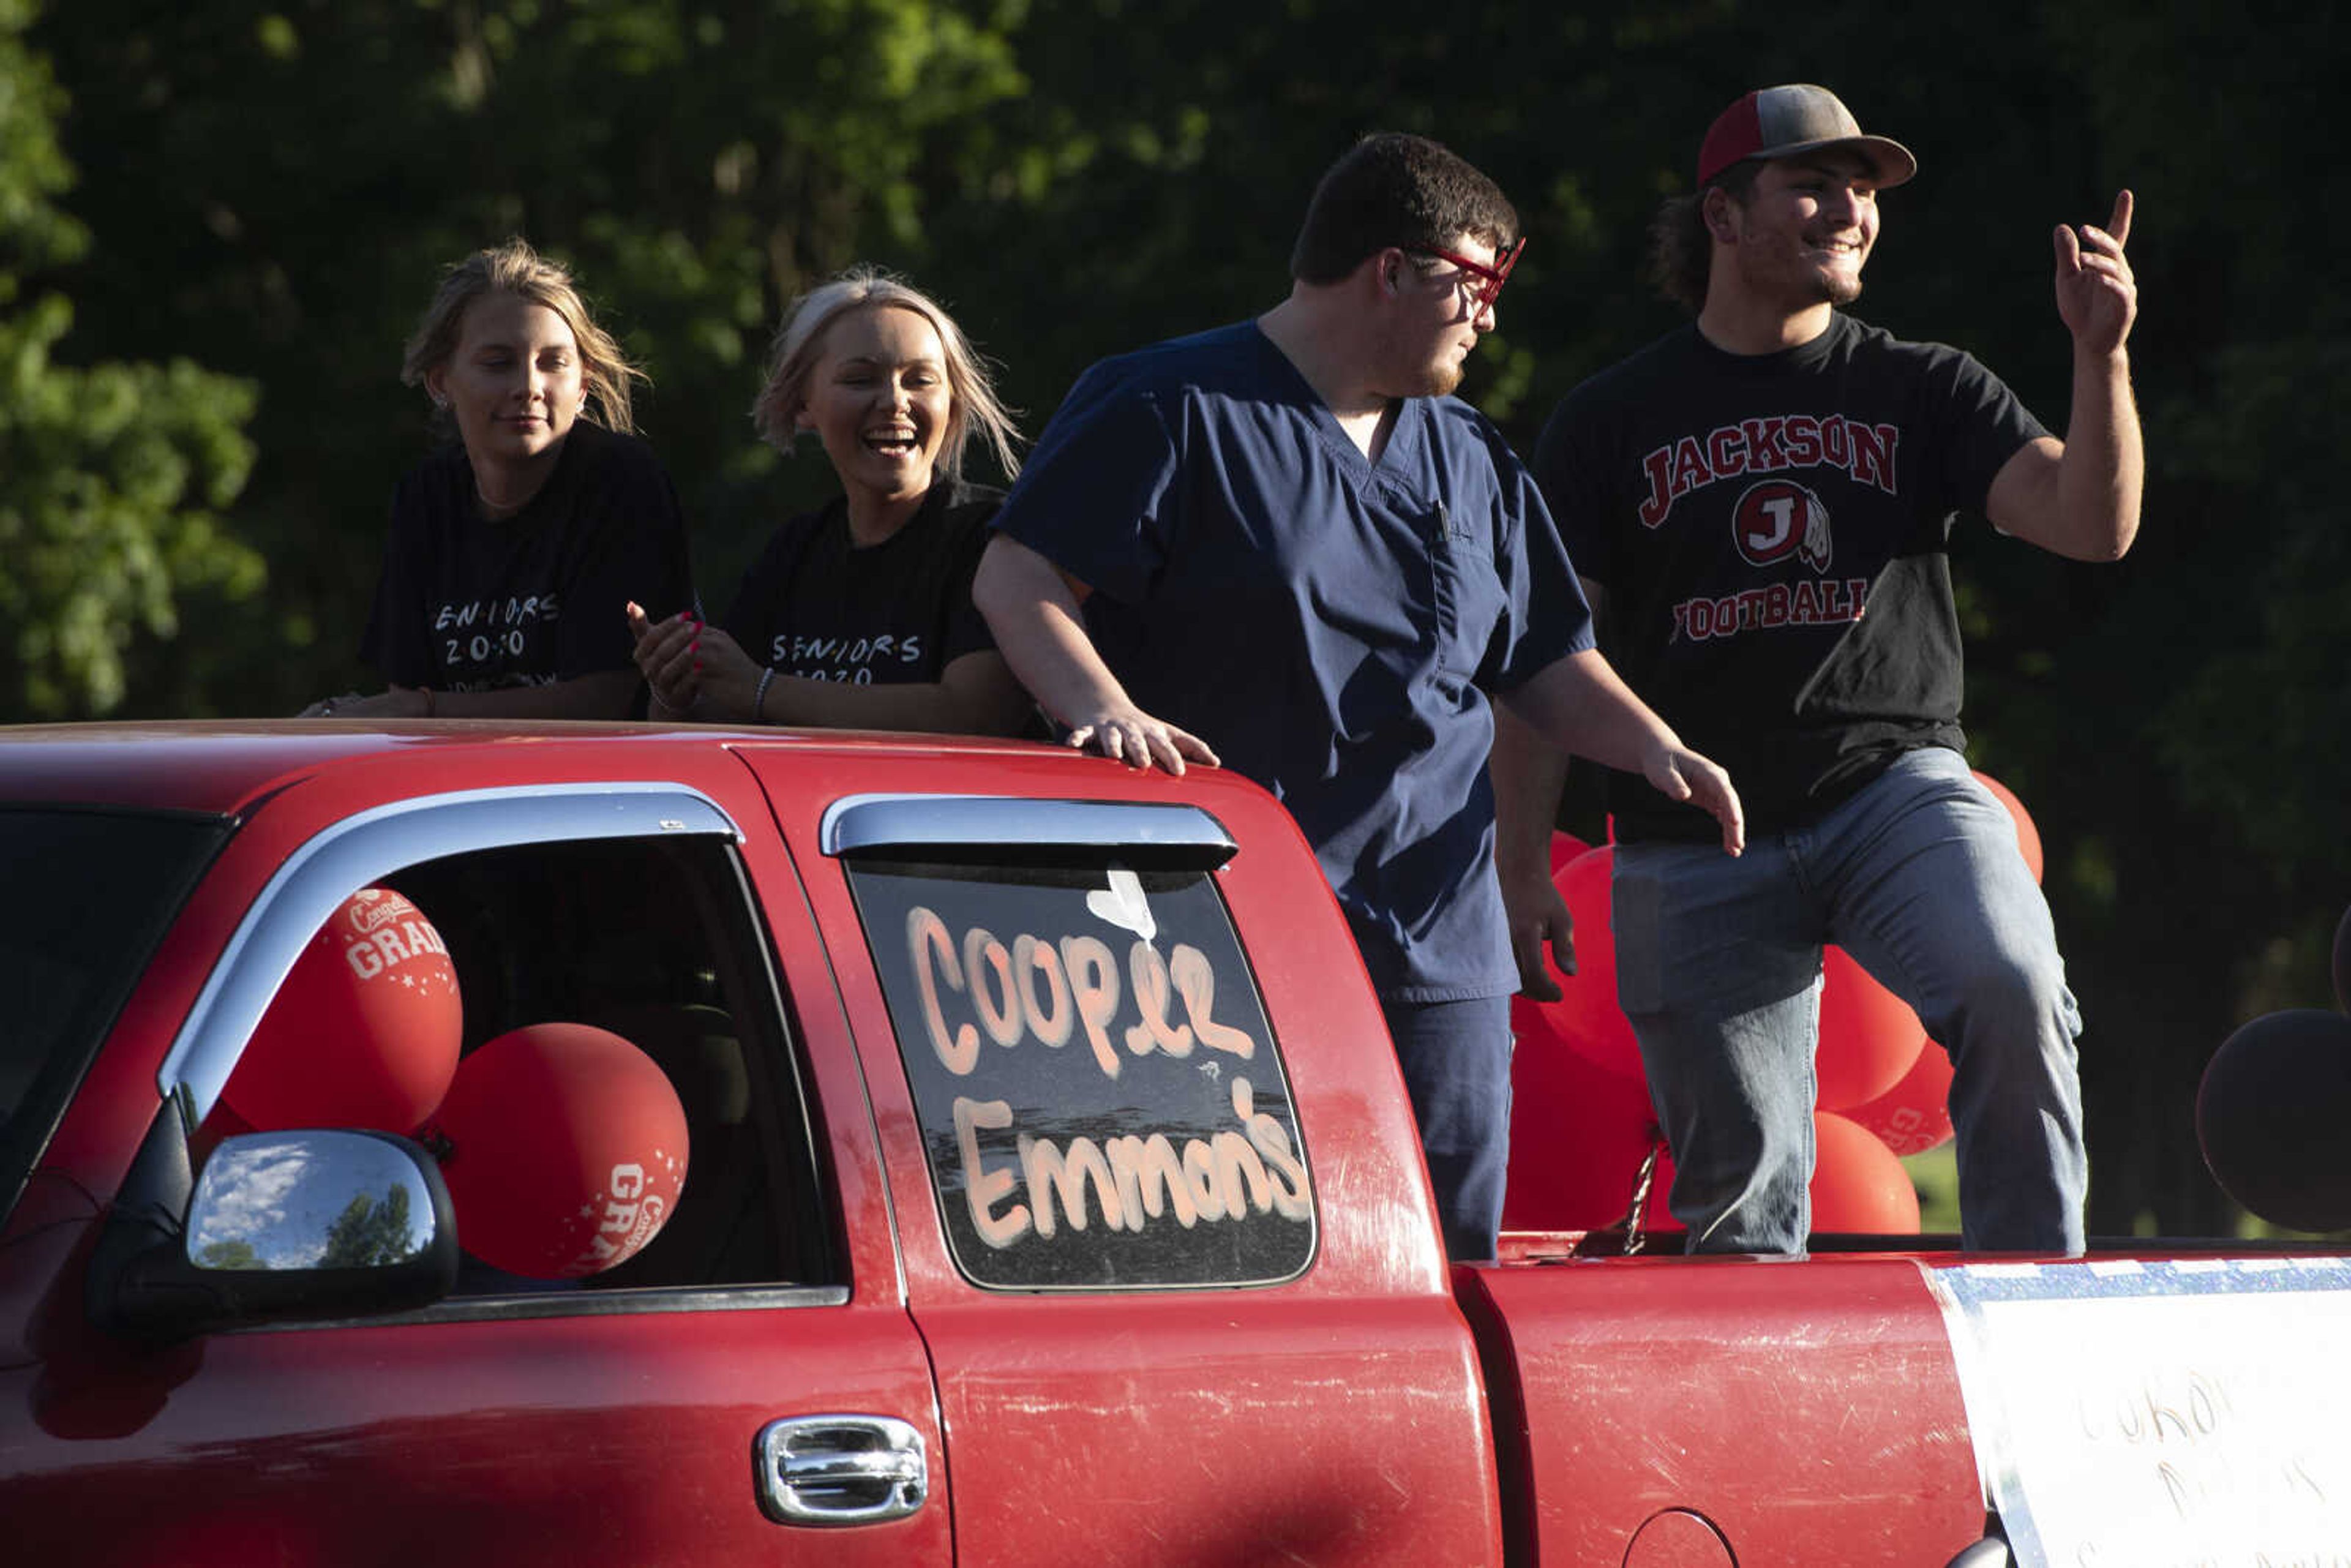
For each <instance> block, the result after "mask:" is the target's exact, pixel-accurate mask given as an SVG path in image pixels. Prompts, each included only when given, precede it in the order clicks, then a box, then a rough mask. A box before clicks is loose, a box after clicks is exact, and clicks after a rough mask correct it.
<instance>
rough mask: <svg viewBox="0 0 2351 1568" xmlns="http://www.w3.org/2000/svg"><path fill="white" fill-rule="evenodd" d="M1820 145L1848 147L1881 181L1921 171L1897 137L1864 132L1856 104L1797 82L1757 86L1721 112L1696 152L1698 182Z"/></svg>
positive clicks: (1898, 180)
mask: <svg viewBox="0 0 2351 1568" xmlns="http://www.w3.org/2000/svg"><path fill="white" fill-rule="evenodd" d="M1821 147H1850V148H1852V149H1853V150H1854V151H1855V152H1858V153H1860V154H1861V155H1862V156H1863V157H1864V158H1866V159H1867V160H1869V164H1870V167H1871V168H1872V169H1874V170H1875V171H1876V173H1877V183H1878V184H1879V185H1880V186H1881V187H1883V186H1887V185H1898V184H1900V183H1902V182H1903V181H1905V180H1907V179H1908V178H1909V177H1910V176H1911V175H1913V174H1916V173H1917V172H1918V160H1917V159H1916V158H1913V157H1912V156H1911V155H1910V149H1908V148H1907V147H1905V146H1903V145H1902V143H1900V142H1899V141H1887V140H1886V138H1885V137H1883V136H1865V135H1863V134H1862V130H1861V123H1860V121H1858V120H1855V119H1854V117H1853V110H1849V109H1847V108H1846V107H1845V106H1844V104H1843V103H1841V102H1839V101H1838V99H1837V95H1836V94H1834V93H1833V92H1831V91H1830V90H1829V89H1826V88H1824V87H1814V86H1813V85H1812V84H1811V83H1809V82H1794V83H1791V84H1790V85H1788V86H1786V87H1766V88H1758V89H1756V90H1755V91H1753V92H1750V93H1749V94H1748V95H1747V96H1746V97H1744V98H1742V99H1740V100H1739V101H1738V102H1737V103H1734V104H1732V105H1731V106H1730V107H1729V109H1726V110H1723V111H1722V113H1721V114H1720V115H1719V117H1717V119H1716V120H1715V122H1714V124H1713V126H1712V127H1711V128H1709V129H1708V131H1707V133H1706V141H1705V142H1704V143H1703V144H1701V145H1700V146H1699V148H1698V188H1699V189H1701V190H1703V189H1705V187H1706V184H1707V182H1708V181H1709V180H1712V179H1713V178H1714V177H1715V176H1717V175H1718V174H1720V173H1721V172H1723V171H1724V170H1725V169H1728V168H1729V167H1730V166H1731V165H1732V164H1733V163H1743V162H1747V161H1748V160H1749V159H1750V158H1759V159H1760V158H1792V157H1794V156H1795V155H1796V154H1797V153H1799V152H1812V151H1813V150H1814V149H1815V148H1821Z"/></svg>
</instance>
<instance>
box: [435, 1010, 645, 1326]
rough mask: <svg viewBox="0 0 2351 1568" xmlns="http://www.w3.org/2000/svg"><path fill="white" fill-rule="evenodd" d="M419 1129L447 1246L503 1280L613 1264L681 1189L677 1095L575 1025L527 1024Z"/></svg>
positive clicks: (486, 1049) (472, 1062)
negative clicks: (449, 1228)
mask: <svg viewBox="0 0 2351 1568" xmlns="http://www.w3.org/2000/svg"><path fill="white" fill-rule="evenodd" d="M432 1132H434V1133H435V1134H438V1135H439V1136H440V1137H441V1138H442V1139H444V1140H445V1141H446V1144H447V1150H448V1152H447V1153H446V1154H444V1155H443V1156H442V1176H443V1177H444V1179H445V1180H446V1181H447V1182H448V1184H449V1201H450V1203H451V1204H452V1205H453V1206H454V1207H455V1209H456V1211H457V1239H458V1240H459V1241H460V1242H462V1243H463V1244H464V1245H465V1250H466V1251H468V1252H471V1253H472V1254H473V1255H474V1256H475V1257H476V1258H479V1259H480V1260H482V1261H484V1262H486V1263H488V1264H491V1265H493V1266H495V1267H496V1268H499V1269H503V1270H506V1271H507V1272H508V1273H510V1274H525V1275H528V1276H529V1277H531V1278H533V1279H538V1280H568V1279H577V1278H579V1277H580V1276H581V1275H584V1274H593V1273H596V1272H598V1271H600V1270H605V1269H610V1268H611V1267H613V1266H614V1265H615V1264H618V1263H622V1262H625V1261H626V1260H629V1259H630V1258H632V1257H634V1256H635V1255H636V1254H637V1252H638V1251H639V1250H641V1249H643V1247H644V1245H645V1243H647V1242H648V1241H651V1240H652V1239H653V1237H654V1236H655V1235H656V1234H657V1233H659V1231H660V1230H661V1228H662V1226H663V1224H664V1222H665V1221H666V1220H667V1219H668V1218H669V1216H670V1214H671V1212H672V1211H673V1210H674V1209H675V1208H676V1207H677V1197H678V1193H679V1191H680V1190H681V1189H682V1188H683V1187H684V1186H685V1165H686V1129H685V1109H684V1106H683V1105H681V1104H680V1103H678V1098H677V1091H675V1090H674V1089H673V1088H671V1087H670V1082H669V1079H668V1077H667V1076H666V1075H664V1073H663V1071H662V1070H661V1068H660V1067H659V1066H658V1065H657V1064H656V1063H655V1062H654V1061H653V1058H651V1057H649V1056H647V1055H646V1054H645V1053H644V1052H643V1051H640V1050H638V1049H637V1048H636V1047H635V1046H633V1045H632V1044H630V1043H629V1042H628V1041H627V1040H622V1038H621V1037H620V1036H619V1035H617V1034H613V1033H611V1031H610V1030H601V1029H593V1028H590V1026H588V1025H586V1024H578V1023H539V1024H532V1025H530V1026H528V1028H524V1029H517V1030H510V1031H509V1032H507V1033H506V1034H502V1035H500V1036H498V1037H497V1038H496V1040H491V1041H489V1042H488V1043H487V1044H486V1045H484V1046H482V1047H481V1049H479V1050H478V1051H474V1052H473V1053H471V1054H470V1055H468V1056H467V1057H466V1058H465V1061H462V1062H460V1063H458V1065H457V1078H456V1082H455V1083H453V1084H451V1085H450V1087H449V1098H448V1099H447V1100H446V1101H444V1103H442V1106H441V1110H440V1113H439V1114H437V1115H436V1116H434V1126H433V1128H432Z"/></svg>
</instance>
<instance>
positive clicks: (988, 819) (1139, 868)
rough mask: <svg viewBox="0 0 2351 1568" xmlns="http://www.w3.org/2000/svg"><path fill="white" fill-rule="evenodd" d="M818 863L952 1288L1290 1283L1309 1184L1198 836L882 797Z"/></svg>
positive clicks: (1069, 806) (1154, 824)
mask: <svg viewBox="0 0 2351 1568" xmlns="http://www.w3.org/2000/svg"><path fill="white" fill-rule="evenodd" d="M826 842H827V848H828V850H829V851H830V852H833V853H836V854H838V855H840V856H841V859H842V860H843V862H844V863H845V864H846V866H847V869H848V873H849V882H850V886H851V889H852V893H853V894H854V896H855V899H856V903H857V909H858V914H859V918H860V919H861V921H862V924H863V926H864V931H865V937H866V941H867V944H868V946H869V948H870V950H871V952H872V958H873V962H874V966H875V968H876V971H877V973H878V974H879V976H880V977H881V982H882V988H883V994H884V997H885V998H886V1000H887V1002H888V1004H889V1009H890V1016H891V1021H892V1025H893V1031H894V1033H895V1035H896V1039H897V1045H898V1051H899V1055H900V1058H901V1060H902V1061H903V1062H904V1067H905V1071H906V1075H907V1079H908V1082H909V1084H910V1086H911V1088H912V1090H913V1093H914V1104H915V1109H916V1113H917V1114H918V1116H919V1117H920V1119H921V1122H922V1127H923V1144H924V1151H925V1157H926V1160H927V1162H928V1166H929V1176H930V1180H931V1186H932V1191H933V1195H934V1197H935V1200H936V1203H937V1206H938V1212H939V1216H940V1219H941V1222H942V1224H943V1226H944V1228H945V1230H946V1237H947V1241H948V1246H949V1249H950V1251H951V1252H952V1254H953V1256H954V1259H955V1261H956V1266H957V1268H958V1269H959V1270H961V1271H962V1272H963V1274H964V1276H965V1277H966V1278H967V1279H968V1280H969V1281H971V1282H972V1283H974V1284H976V1285H978V1286H980V1287H983V1288H986V1289H996V1290H1022V1291H1040V1290H1044V1291H1054V1290H1060V1291H1106V1290H1108V1291H1115V1290H1136V1289H1148V1290H1165V1289H1170V1288H1182V1287H1205V1286H1236V1285H1266V1284H1275V1283H1279V1282H1281V1281H1287V1280H1290V1279H1294V1278H1296V1277H1297V1276H1298V1275H1299V1274H1301V1272H1303V1271H1304V1270H1305V1269H1306V1267H1307V1265H1308V1263H1309V1262H1310V1261H1311V1260H1312V1258H1313V1255H1314V1248H1315V1234H1316V1232H1315V1213H1314V1201H1313V1183H1312V1178H1311V1171H1310V1167H1309V1163H1308V1159H1307V1152H1306V1148H1305V1145H1304V1143H1303V1141H1302V1139H1301V1136H1300V1134H1299V1127H1298V1122H1297V1117H1296V1113H1295V1111H1294V1109H1293V1107H1292V1104H1291V1102H1290V1085H1289V1080H1288V1077H1287V1074H1286V1073H1285V1071H1284V1069H1283V1065H1282V1060H1281V1052H1280V1042H1279V1041H1278V1040H1276V1039H1275V1038H1274V1035H1273V1030H1272V1029H1271V1027H1270V1025H1269V1023H1268V1021H1267V1019H1266V1014H1265V1009H1264V1007H1263V1005H1262V1003H1261V1001H1260V999H1259V991H1258V987H1257V983H1256V980H1255V977H1253V975H1252V974H1251V972H1250V967H1249V960H1248V956H1247V955H1246V954H1245V953H1244V952H1243V951H1242V949H1241V946H1240V942H1239V939H1238V936H1236V935H1235V933H1234V930H1233V924H1232V920H1231V917H1230V915H1229V914H1228V911H1227V909H1226V906H1225V903H1224V900H1223V898H1222V896H1221V895H1220V894H1219V892H1218V890H1217V880H1216V874H1215V867H1216V866H1217V865H1218V864H1220V863H1222V862H1223V860H1224V859H1225V858H1227V857H1228V856H1229V855H1230V853H1231V852H1232V845H1231V841H1230V840H1229V839H1228V838H1227V837H1226V835H1225V834H1224V831H1223V830H1222V829H1221V828H1220V827H1218V826H1217V824H1216V822H1215V821H1214V820H1213V819H1211V818H1209V817H1208V816H1207V813H1205V812H1202V811H1199V810H1196V809H1195V808H1190V807H1157V806H1134V805H1113V804H1096V803H1090V802H1068V801H1064V802H1053V801H1016V800H975V799H970V798H917V799H909V798H904V797H874V798H865V799H860V800H850V801H844V802H842V803H841V804H840V805H839V806H836V807H835V808H834V810H833V811H832V813H831V815H829V817H828V819H827V822H826Z"/></svg>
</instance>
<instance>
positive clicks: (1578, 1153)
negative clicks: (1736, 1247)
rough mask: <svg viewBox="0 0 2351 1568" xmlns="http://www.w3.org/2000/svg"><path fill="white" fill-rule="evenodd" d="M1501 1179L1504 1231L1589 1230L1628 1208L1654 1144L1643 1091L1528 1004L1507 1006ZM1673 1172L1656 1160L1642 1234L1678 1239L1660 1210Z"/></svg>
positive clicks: (1652, 1116) (1666, 1160)
mask: <svg viewBox="0 0 2351 1568" xmlns="http://www.w3.org/2000/svg"><path fill="white" fill-rule="evenodd" d="M1510 1024H1511V1028H1512V1029H1513V1030H1514V1031H1515V1032H1516V1033H1517V1035H1518V1040H1519V1044H1518V1050H1517V1051H1516V1052H1515V1053H1514V1054H1513V1055H1512V1056H1511V1058H1510V1185H1509V1186H1508V1187H1507V1188H1505V1190H1504V1192H1503V1197H1502V1228H1503V1229H1505V1230H1598V1229H1601V1228H1604V1227H1607V1226H1611V1225H1614V1224H1616V1223H1618V1222H1619V1221H1621V1220H1623V1219H1624V1218H1625V1212H1626V1211H1627V1210H1628V1209H1630V1208H1631V1207H1633V1192H1634V1188H1635V1185H1636V1184H1637V1182H1638V1180H1639V1176H1640V1170H1641V1162H1642V1161H1643V1160H1645V1159H1646V1158H1647V1157H1648V1155H1649V1151H1650V1149H1651V1148H1652V1147H1653V1146H1655V1145H1656V1144H1657V1143H1658V1142H1659V1141H1661V1139H1662V1134H1660V1133H1659V1132H1658V1131H1657V1118H1656V1112H1655V1111H1654V1110H1652V1109H1651V1108H1650V1105H1649V1091H1648V1089H1647V1087H1646V1085H1645V1084H1644V1083H1643V1082H1640V1081H1639V1080H1637V1079H1632V1078H1627V1077H1625V1075H1624V1074H1623V1073H1621V1072H1611V1071H1607V1070H1605V1069H1604V1068H1602V1067H1600V1066H1599V1065H1597V1064H1596V1063H1594V1062H1593V1061H1592V1060H1591V1058H1589V1057H1587V1056H1585V1055H1583V1053H1582V1052H1581V1051H1576V1050H1574V1049H1573V1048H1571V1047H1570V1046H1569V1045H1568V1043H1567V1042H1566V1041H1564V1040H1561V1039H1560V1038H1559V1036H1558V1035H1557V1034H1556V1033H1555V1032H1554V1031H1553V1030H1552V1029H1551V1026H1550V1025H1549V1024H1548V1023H1547V1022H1545V1021H1544V1019H1543V1016H1542V1013H1541V1010H1540V1009H1539V1008H1538V1007H1537V1006H1536V1004H1534V1003H1532V1002H1530V1001H1528V1000H1527V999H1526V998H1523V997H1521V998H1518V999H1516V1000H1515V1001H1513V1002H1512V1003H1511V1004H1510ZM1673 1182H1674V1163H1673V1160H1672V1157H1671V1156H1670V1155H1660V1156H1659V1158H1658V1160H1657V1166H1656V1173H1655V1175H1654V1176H1652V1177H1651V1179H1650V1183H1649V1200H1648V1202H1647V1203H1646V1205H1645V1206H1644V1207H1643V1208H1642V1216H1641V1218H1642V1224H1643V1225H1644V1226H1645V1227H1646V1228H1648V1229H1650V1230H1659V1231H1662V1230H1679V1229H1680V1228H1681V1227H1680V1226H1679V1225H1678V1224H1677V1223H1676V1222H1675V1220H1674V1217H1673V1215H1672V1214H1671V1213H1670V1212H1669V1211H1668V1210H1667V1207H1666V1195H1667V1192H1668V1191H1670V1190H1671V1188H1672V1186H1673Z"/></svg>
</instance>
